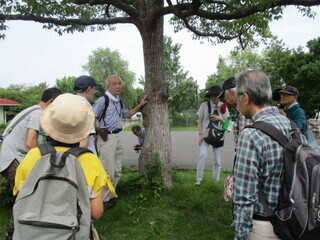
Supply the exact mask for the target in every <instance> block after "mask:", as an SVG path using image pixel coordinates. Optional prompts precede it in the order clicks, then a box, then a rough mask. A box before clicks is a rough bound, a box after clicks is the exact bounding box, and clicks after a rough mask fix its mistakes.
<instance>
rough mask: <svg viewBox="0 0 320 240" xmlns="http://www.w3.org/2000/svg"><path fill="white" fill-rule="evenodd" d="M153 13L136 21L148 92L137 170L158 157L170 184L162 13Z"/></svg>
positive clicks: (154, 7)
mask: <svg viewBox="0 0 320 240" xmlns="http://www.w3.org/2000/svg"><path fill="white" fill-rule="evenodd" d="M161 4H162V5H163V1H161V0H157V1H153V4H152V6H150V5H149V6H148V10H149V11H146V13H147V14H148V13H149V14H150V13H151V14H152V12H154V10H155V9H156V8H157V7H159V6H161ZM150 8H153V9H150ZM152 17H153V16H152V15H149V16H147V17H146V18H147V19H148V20H144V21H143V22H142V23H141V22H140V23H141V24H139V25H137V27H138V29H139V31H140V34H141V37H142V42H143V53H144V61H145V62H144V65H145V93H146V94H147V95H148V103H147V104H146V105H145V107H144V109H143V124H144V126H145V129H146V132H147V134H146V137H145V142H144V144H143V149H142V151H141V154H140V157H139V172H140V173H143V172H144V169H145V166H146V164H147V163H151V162H154V161H158V162H159V163H160V166H161V171H162V176H163V182H164V185H165V186H166V187H170V186H171V185H172V182H171V157H172V146H171V135H170V125H169V113H168V97H169V90H168V89H169V88H168V83H167V81H166V79H165V69H164V52H163V17H160V18H159V17H156V18H153V19H154V20H152V19H151V18H152ZM150 19H151V20H150ZM156 156H158V157H156Z"/></svg>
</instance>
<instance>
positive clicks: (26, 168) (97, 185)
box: [13, 147, 116, 198]
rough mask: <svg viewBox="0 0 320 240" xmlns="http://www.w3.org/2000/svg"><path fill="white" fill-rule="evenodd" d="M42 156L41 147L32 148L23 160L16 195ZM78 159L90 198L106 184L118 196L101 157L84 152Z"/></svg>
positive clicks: (100, 191)
mask: <svg viewBox="0 0 320 240" xmlns="http://www.w3.org/2000/svg"><path fill="white" fill-rule="evenodd" d="M55 149H56V151H57V152H65V151H67V150H68V148H63V147H55ZM40 158H41V152H40V149H39V148H33V149H31V150H30V151H29V152H28V154H27V155H26V157H25V158H24V159H23V160H22V161H21V163H20V165H19V166H18V168H17V172H16V177H15V186H14V189H13V194H14V195H16V194H17V193H18V191H19V189H21V187H22V185H23V184H24V182H25V180H26V179H27V177H28V176H29V174H30V172H31V170H32V168H33V167H34V165H35V164H36V163H37V161H38V160H39V159H40ZM78 161H79V163H80V165H81V167H82V169H83V173H84V176H85V178H86V183H87V186H88V192H89V196H90V198H96V197H97V196H98V195H100V194H101V193H102V190H103V188H104V187H105V186H106V187H108V188H109V189H110V192H111V193H112V194H113V195H114V196H116V193H115V190H114V188H113V186H112V184H111V180H110V177H109V176H108V174H107V173H106V171H105V170H104V168H103V165H102V163H101V161H100V159H99V158H98V157H97V156H96V155H95V154H92V153H84V154H81V155H80V156H79V157H78Z"/></svg>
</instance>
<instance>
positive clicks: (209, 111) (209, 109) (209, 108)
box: [208, 101, 211, 115]
mask: <svg viewBox="0 0 320 240" xmlns="http://www.w3.org/2000/svg"><path fill="white" fill-rule="evenodd" d="M210 113H211V106H210V101H208V114H209V115H210Z"/></svg>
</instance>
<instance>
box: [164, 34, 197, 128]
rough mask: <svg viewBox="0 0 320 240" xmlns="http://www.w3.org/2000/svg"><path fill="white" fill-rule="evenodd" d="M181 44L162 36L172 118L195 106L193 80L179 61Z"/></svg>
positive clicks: (195, 93)
mask: <svg viewBox="0 0 320 240" xmlns="http://www.w3.org/2000/svg"><path fill="white" fill-rule="evenodd" d="M181 46H182V45H181V44H179V43H176V44H173V42H172V39H171V38H170V37H166V36H165V37H164V58H165V73H166V79H167V81H168V84H169V90H170V97H169V112H170V113H171V115H172V116H173V118H174V116H177V115H178V114H179V113H181V112H182V111H183V110H186V109H194V108H197V101H195V96H196V95H197V92H196V88H195V82H194V80H193V78H191V77H188V72H187V71H184V70H183V67H182V66H181V63H180V55H179V53H180V48H181ZM174 125H176V124H175V123H174Z"/></svg>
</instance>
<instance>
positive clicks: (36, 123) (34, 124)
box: [27, 109, 42, 132]
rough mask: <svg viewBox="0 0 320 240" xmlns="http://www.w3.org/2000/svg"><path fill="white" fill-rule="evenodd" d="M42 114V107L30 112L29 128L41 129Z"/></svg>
mask: <svg viewBox="0 0 320 240" xmlns="http://www.w3.org/2000/svg"><path fill="white" fill-rule="evenodd" d="M41 114H42V110H41V109H39V110H38V109H37V110H35V111H33V112H32V113H30V115H29V121H28V125H27V128H28V129H34V130H36V131H37V132H40V131H41V125H40V118H41Z"/></svg>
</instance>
